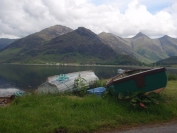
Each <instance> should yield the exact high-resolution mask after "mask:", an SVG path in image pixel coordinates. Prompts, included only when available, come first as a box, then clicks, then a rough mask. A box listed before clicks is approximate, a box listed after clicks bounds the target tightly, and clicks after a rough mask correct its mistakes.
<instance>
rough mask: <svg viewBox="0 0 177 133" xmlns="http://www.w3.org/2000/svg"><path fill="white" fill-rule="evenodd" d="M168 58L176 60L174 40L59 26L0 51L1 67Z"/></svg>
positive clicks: (22, 39)
mask: <svg viewBox="0 0 177 133" xmlns="http://www.w3.org/2000/svg"><path fill="white" fill-rule="evenodd" d="M0 44H1V40H0ZM172 56H177V39H176V38H171V37H169V36H167V35H165V36H163V37H161V38H156V39H151V38H149V37H148V36H146V35H145V34H143V33H141V32H140V33H138V34H137V35H135V36H134V37H132V38H122V37H119V36H116V35H114V34H112V33H105V32H102V33H100V34H98V35H97V34H95V33H94V32H92V31H91V30H89V29H87V28H84V27H79V28H78V29H76V30H73V29H71V28H68V27H66V26H62V25H55V26H51V27H49V28H46V29H44V30H42V31H39V32H37V33H34V34H31V35H29V36H26V37H24V38H21V39H18V40H15V41H14V42H13V41H12V42H11V43H10V44H8V45H7V46H6V47H4V48H2V49H1V50H0V62H1V63H7V62H8V63H47V62H63V63H83V64H86V63H89V64H95V63H99V64H140V62H144V63H152V62H157V61H159V60H162V59H166V58H169V57H172Z"/></svg>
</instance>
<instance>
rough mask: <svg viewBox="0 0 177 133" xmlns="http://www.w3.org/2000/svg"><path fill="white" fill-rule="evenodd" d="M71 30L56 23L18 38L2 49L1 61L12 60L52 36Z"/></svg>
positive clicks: (0, 53)
mask: <svg viewBox="0 0 177 133" xmlns="http://www.w3.org/2000/svg"><path fill="white" fill-rule="evenodd" d="M71 31H72V29H70V28H68V27H65V26H61V25H55V26H51V27H49V28H46V29H44V30H42V31H40V32H36V33H34V34H31V35H29V36H27V37H24V38H21V39H18V40H16V41H14V42H13V43H11V44H10V45H8V46H7V47H5V48H4V49H1V52H0V62H6V61H7V60H11V59H12V58H15V57H16V56H22V55H23V54H24V53H25V52H27V51H29V50H31V49H33V48H35V47H37V46H39V45H42V44H43V43H45V42H46V41H49V40H51V39H52V38H55V37H57V36H60V35H63V34H66V33H68V32H71ZM24 58H26V57H24Z"/></svg>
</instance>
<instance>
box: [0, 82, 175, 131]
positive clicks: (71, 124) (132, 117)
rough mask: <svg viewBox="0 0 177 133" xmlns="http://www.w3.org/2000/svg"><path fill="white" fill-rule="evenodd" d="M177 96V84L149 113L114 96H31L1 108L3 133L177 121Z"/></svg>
mask: <svg viewBox="0 0 177 133" xmlns="http://www.w3.org/2000/svg"><path fill="white" fill-rule="evenodd" d="M176 96H177V81H176V80H171V81H169V82H168V84H167V87H166V89H165V90H164V91H162V92H161V93H160V95H159V98H158V100H159V104H157V105H151V106H148V108H147V109H143V108H133V107H132V106H131V105H130V103H129V102H125V101H118V100H117V99H115V98H113V97H111V96H110V95H104V96H103V97H98V96H94V95H86V96H84V97H78V96H74V95H71V94H56V95H36V94H27V95H24V96H22V97H16V98H15V100H14V101H13V102H12V103H11V104H9V105H7V106H6V107H0V133H1V132H2V133H9V132H10V133H22V132H25V133H34V132H36V133H54V132H63V133H64V132H74V133H78V132H95V131H99V130H103V129H104V130H108V129H112V128H121V127H122V126H133V125H141V124H148V123H157V122H165V121H169V120H177V97H176Z"/></svg>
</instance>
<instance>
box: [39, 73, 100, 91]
mask: <svg viewBox="0 0 177 133" xmlns="http://www.w3.org/2000/svg"><path fill="white" fill-rule="evenodd" d="M78 77H79V78H80V79H83V81H84V85H85V86H89V84H90V83H91V82H93V81H95V80H98V77H97V76H96V75H95V73H94V72H93V71H91V70H90V71H80V72H73V73H68V74H60V75H55V76H50V77H48V78H47V81H46V82H45V83H43V84H41V85H40V86H39V87H38V89H37V93H45V94H46V93H51V94H54V93H59V92H66V91H67V92H72V91H74V89H77V88H74V82H75V80H76V79H77V78H78ZM78 82H79V81H78ZM78 89H79V88H78Z"/></svg>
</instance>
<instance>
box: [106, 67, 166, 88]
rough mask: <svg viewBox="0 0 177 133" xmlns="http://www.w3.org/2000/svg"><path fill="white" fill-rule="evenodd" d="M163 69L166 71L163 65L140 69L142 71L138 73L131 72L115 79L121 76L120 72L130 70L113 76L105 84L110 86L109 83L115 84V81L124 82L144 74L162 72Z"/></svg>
mask: <svg viewBox="0 0 177 133" xmlns="http://www.w3.org/2000/svg"><path fill="white" fill-rule="evenodd" d="M163 71H166V68H164V67H162V68H154V69H149V70H146V71H142V72H139V73H135V74H132V75H129V76H125V77H122V78H120V79H116V78H117V77H119V76H121V75H122V74H124V73H129V72H130V71H125V72H124V73H122V74H118V75H116V76H115V77H113V78H111V80H109V81H108V82H107V84H106V85H107V86H110V85H113V84H117V83H120V82H125V81H127V80H131V79H139V78H138V77H144V76H146V75H150V74H153V73H158V72H163ZM140 86H143V85H140Z"/></svg>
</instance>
